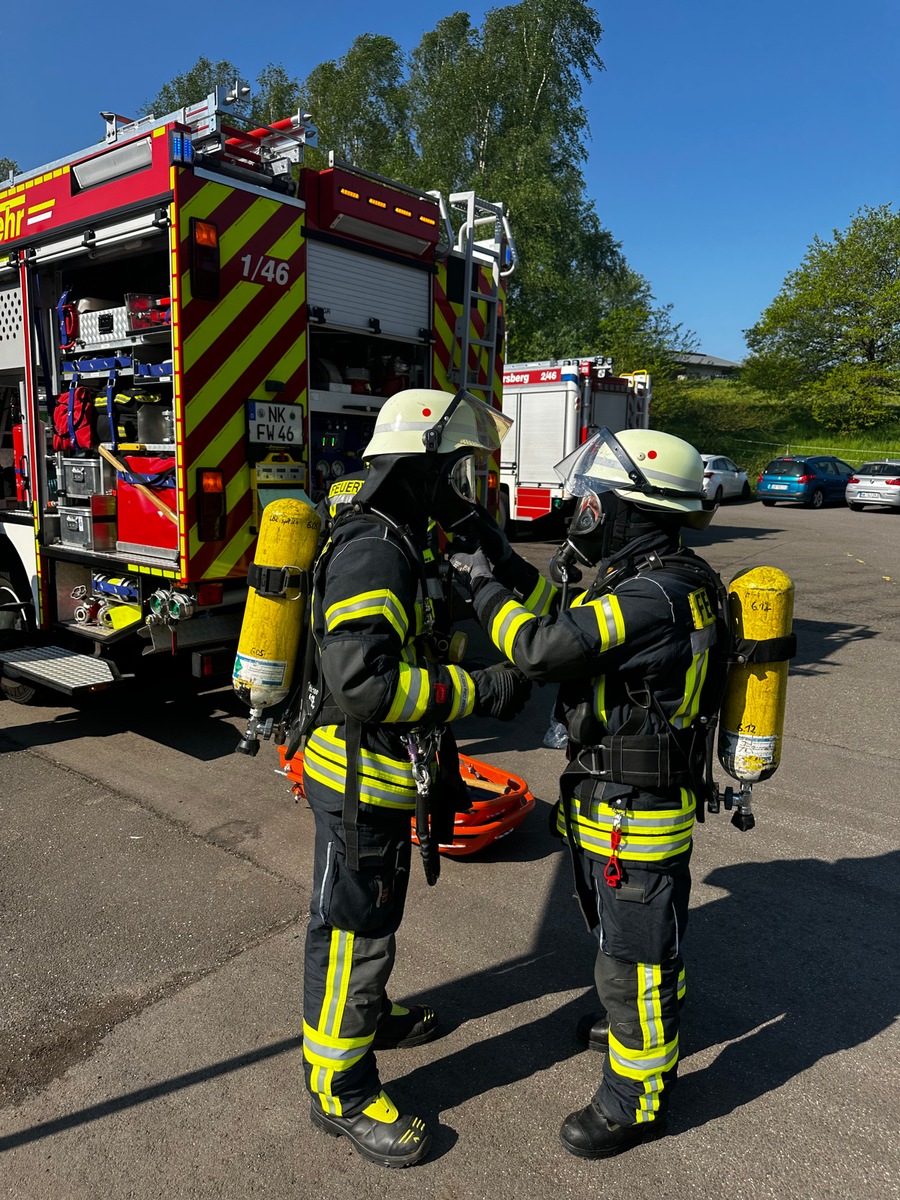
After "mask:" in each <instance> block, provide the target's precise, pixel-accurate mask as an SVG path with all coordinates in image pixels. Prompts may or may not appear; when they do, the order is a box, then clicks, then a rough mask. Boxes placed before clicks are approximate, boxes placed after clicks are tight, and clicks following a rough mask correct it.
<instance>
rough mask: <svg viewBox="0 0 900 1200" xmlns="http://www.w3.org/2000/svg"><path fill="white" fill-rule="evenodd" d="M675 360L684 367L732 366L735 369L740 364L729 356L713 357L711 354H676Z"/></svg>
mask: <svg viewBox="0 0 900 1200" xmlns="http://www.w3.org/2000/svg"><path fill="white" fill-rule="evenodd" d="M675 361H676V362H679V363H683V364H684V365H685V366H686V367H733V368H734V369H735V370H737V368H738V367H739V366H740V365H741V364H740V363H736V362H732V361H731V359H730V358H714V357H713V356H712V355H711V354H676V355H675Z"/></svg>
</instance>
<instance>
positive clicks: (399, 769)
mask: <svg viewBox="0 0 900 1200" xmlns="http://www.w3.org/2000/svg"><path fill="white" fill-rule="evenodd" d="M330 728H333V726H331V727H330ZM332 736H333V735H332ZM306 749H307V753H308V752H309V751H310V750H312V751H313V753H314V754H315V755H316V757H317V758H319V759H320V760H321V761H322V763H323V765H325V764H333V765H334V766H336V767H338V768H339V769H341V770H346V768H347V746H346V743H345V742H343V741H340V740H339V739H338V738H336V737H335V738H334V742H331V741H329V740H328V739H327V737H326V735H325V733H324V730H323V729H317V730H315V732H314V733H313V734H312V736H311V737H310V739H309V742H308V743H307V747H306ZM359 760H360V764H361V766H362V769H363V773H364V774H366V773H368V774H369V775H372V776H374V777H375V778H376V779H377V778H378V777H379V776H382V775H386V776H387V777H388V779H389V780H390V779H396V780H397V783H398V784H400V786H401V787H406V786H407V785H408V784H409V783H410V781H411V780H412V768H411V767H410V766H409V765H408V764H407V763H399V762H392V761H391V760H390V759H389V758H385V757H384V755H378V754H372V753H371V752H370V751H369V750H360V752H359Z"/></svg>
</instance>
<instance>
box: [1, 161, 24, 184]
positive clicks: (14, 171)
mask: <svg viewBox="0 0 900 1200" xmlns="http://www.w3.org/2000/svg"><path fill="white" fill-rule="evenodd" d="M19 170H20V168H19V164H18V163H17V162H16V160H15V159H14V158H0V188H2V187H5V185H6V181H7V179H9V177H10V175H18V173H19Z"/></svg>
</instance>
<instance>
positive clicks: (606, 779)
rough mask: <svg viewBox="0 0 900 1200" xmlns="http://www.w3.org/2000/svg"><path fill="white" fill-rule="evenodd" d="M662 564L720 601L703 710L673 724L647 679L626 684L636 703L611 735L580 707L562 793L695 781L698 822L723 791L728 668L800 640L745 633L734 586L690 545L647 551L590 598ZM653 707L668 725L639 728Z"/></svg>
mask: <svg viewBox="0 0 900 1200" xmlns="http://www.w3.org/2000/svg"><path fill="white" fill-rule="evenodd" d="M629 567H630V570H629ZM658 570H668V571H672V572H674V573H676V574H680V575H681V576H682V577H683V578H686V579H688V580H689V581H690V582H691V583H692V584H699V585H700V586H701V587H703V588H705V590H706V591H707V593H708V595H709V597H710V600H711V601H714V612H715V626H716V641H715V645H714V647H713V648H712V651H711V654H710V661H709V664H708V668H707V673H706V679H705V681H704V685H703V691H702V693H701V698H700V713H699V715H698V716H697V717H696V718H695V720H694V721H692V722H691V724H690V725H689V726H688V727H687V728H684V729H675V728H673V727H672V726H671V725H670V724H669V722H668V720H667V718H666V716H665V713H664V712H663V710H662V706H661V705H660V703H659V700H658V699H657V697H656V695H655V694H654V692H653V689H652V688H651V687H650V685H649V684H648V683H647V682H646V681H645V682H644V685H643V688H642V689H641V691H640V693H638V692H637V691H636V690H632V689H631V688H628V687H627V685H626V690H627V691H628V696H629V699H630V700H631V701H632V704H633V705H634V708H633V711H632V714H631V716H630V717H629V718H628V720H627V721H626V723H625V725H624V726H623V727H622V729H621V730H619V732H618V733H616V734H604V733H603V732H602V726H601V725H600V722H599V720H598V719H597V718H596V717H594V716H593V713H592V711H590V709H589V706H579V709H576V711H575V713H574V714H573V719H572V721H570V730H569V732H570V738H571V739H572V741H573V742H575V744H576V745H578V746H579V747H580V749H579V750H578V751H577V753H576V755H575V758H574V759H573V760H572V762H570V764H569V767H568V768H567V769H566V772H565V773H564V776H563V779H564V781H565V787H564V789H563V792H564V794H565V790H568V791H569V795H570V796H571V795H573V794H574V791H575V788H576V787H577V785H578V784H579V783H580V782H582V781H583V780H585V779H592V780H595V781H597V782H603V783H616V784H622V785H625V786H628V787H632V788H635V789H639V790H642V791H649V792H660V791H667V790H669V789H671V788H676V787H690V788H691V789H692V790H693V791H695V792H696V793H697V798H698V804H697V820H698V821H699V822H701V823H702V822H703V820H704V818H705V813H706V805H707V802H708V801H709V800H711V799H712V798H713V797H714V795H715V790H716V787H715V781H714V779H713V763H714V758H715V734H716V728H717V726H718V721H719V710H720V708H721V707H722V701H723V699H724V696H725V690H726V687H727V684H728V672H729V669H730V668H731V666H733V665H736V664H739V665H742V666H743V665H748V664H754V663H769V662H779V661H786V660H789V659H791V658H793V657H794V655H795V654H796V652H797V639H796V637H795V635H794V634H788V635H785V636H782V637H776V638H767V639H764V640H756V641H753V640H748V639H746V638H739V637H738V636H737V635H736V634H735V631H734V627H733V625H732V623H731V620H730V618H729V600H728V590H727V589H726V587H725V585H724V584H723V583H722V580H721V579H720V578H719V576H718V574H717V573H716V572H715V571H713V569H712V567H710V566H709V564H708V563H706V562H704V561H703V559H701V558H699V557H698V556H697V555H695V554H694V553H693V551H691V550H689V549H687V548H686V547H681V548H680V549H679V550H678V551H676V552H675V553H673V554H666V555H659V554H656V553H650V554H647V555H646V556H645V557H643V558H641V559H638V560H637V561H635V562H633V563H630V564H628V566H626V567H625V568H623V569H622V570H620V571H617V572H615V574H614V577H613V578H611V579H609V580H600V581H599V582H598V581H595V584H594V585H592V587H591V589H590V594H591V598H594V597H596V596H600V595H603V594H604V593H605V592H607V591H611V590H612V588H613V587H614V586H615V585H616V584H618V583H621V582H622V581H623V579H624V578H634V577H637V576H640V575H644V574H646V573H648V572H650V571H658ZM580 710H581V711H580ZM651 711H652V712H654V713H656V715H657V716H658V718H659V720H660V723H661V725H662V729H661V730H660V732H658V733H651V734H647V733H640V732H639V730H640V729H641V728H642V727H644V724H645V720H646V717H647V715H648V714H649V712H651ZM567 776H568V778H567Z"/></svg>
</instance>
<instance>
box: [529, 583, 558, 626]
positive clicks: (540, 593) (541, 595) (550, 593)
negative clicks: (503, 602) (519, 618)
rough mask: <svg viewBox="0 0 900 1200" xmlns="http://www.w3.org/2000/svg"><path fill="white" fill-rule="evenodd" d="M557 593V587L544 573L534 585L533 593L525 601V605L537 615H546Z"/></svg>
mask: <svg viewBox="0 0 900 1200" xmlns="http://www.w3.org/2000/svg"><path fill="white" fill-rule="evenodd" d="M555 595H556V588H555V587H554V586H553V584H552V583H551V582H550V581H549V579H545V578H544V577H543V575H542V576H541V577H540V579H539V580H538V582H537V583H536V584H535V586H534V590H533V591H532V593H531V595H530V596H529V597H528V599H527V600H526V601H525V607H526V608H527V609H528V610H529V612H533V613H534V614H535V616H538V617H545V616H546V615H547V613H548V612H549V611H550V606H551V605H552V603H553V597H554V596H555Z"/></svg>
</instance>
